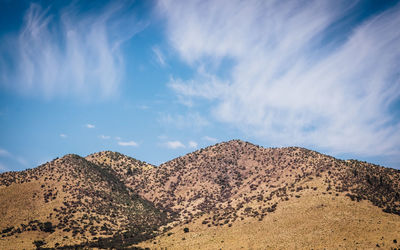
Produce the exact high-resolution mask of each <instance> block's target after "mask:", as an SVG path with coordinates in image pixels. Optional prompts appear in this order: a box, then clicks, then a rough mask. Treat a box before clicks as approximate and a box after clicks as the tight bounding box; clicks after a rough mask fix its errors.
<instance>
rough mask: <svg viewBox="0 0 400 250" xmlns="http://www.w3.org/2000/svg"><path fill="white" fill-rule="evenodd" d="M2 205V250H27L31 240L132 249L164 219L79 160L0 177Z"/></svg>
mask: <svg viewBox="0 0 400 250" xmlns="http://www.w3.org/2000/svg"><path fill="white" fill-rule="evenodd" d="M0 200H1V203H0V214H1V220H0V233H1V236H0V237H2V238H1V240H0V248H1V249H5V248H8V247H11V246H12V247H11V248H14V249H15V248H28V249H29V248H32V247H33V242H34V241H35V240H39V241H42V242H43V243H46V244H44V246H46V247H56V246H65V245H79V244H81V243H82V242H85V243H86V242H92V244H93V245H94V246H95V245H96V242H99V244H100V245H107V244H114V243H117V242H118V244H123V243H130V244H132V243H134V242H135V241H136V242H137V241H140V240H143V239H146V238H147V237H150V236H151V234H152V232H153V230H154V229H156V228H157V227H158V226H159V225H161V224H163V223H164V221H165V219H166V216H165V214H163V213H162V212H161V211H159V210H158V209H156V208H154V206H153V205H152V204H151V203H149V202H148V201H146V200H144V199H142V198H141V197H139V196H137V195H136V194H135V193H134V192H132V190H130V189H129V188H127V187H126V186H125V185H124V183H123V182H121V181H120V179H119V178H118V177H117V175H116V174H115V173H114V172H113V171H112V170H111V169H105V168H101V167H99V166H98V165H95V164H93V163H91V162H89V161H87V160H85V159H84V158H82V157H80V156H77V155H66V156H64V157H63V158H61V159H56V160H54V161H52V162H49V163H46V164H44V165H42V166H39V167H37V168H35V169H32V170H26V171H22V172H8V173H4V174H1V175H0ZM123 238H127V239H129V240H124V239H123ZM129 241H130V242H129ZM113 242H114V243H113ZM37 244H40V243H37Z"/></svg>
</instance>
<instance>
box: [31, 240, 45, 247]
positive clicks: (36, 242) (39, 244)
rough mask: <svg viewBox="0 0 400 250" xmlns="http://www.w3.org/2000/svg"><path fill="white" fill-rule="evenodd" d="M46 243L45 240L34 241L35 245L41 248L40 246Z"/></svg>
mask: <svg viewBox="0 0 400 250" xmlns="http://www.w3.org/2000/svg"><path fill="white" fill-rule="evenodd" d="M44 244H46V243H45V242H44V241H43V240H35V241H34V242H33V245H35V246H36V248H37V249H40V247H41V246H43V245H44Z"/></svg>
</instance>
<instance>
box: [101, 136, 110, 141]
mask: <svg viewBox="0 0 400 250" xmlns="http://www.w3.org/2000/svg"><path fill="white" fill-rule="evenodd" d="M99 138H100V139H102V140H108V139H110V138H111V136H108V135H99Z"/></svg>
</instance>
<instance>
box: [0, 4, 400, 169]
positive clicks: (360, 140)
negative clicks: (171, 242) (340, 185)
mask: <svg viewBox="0 0 400 250" xmlns="http://www.w3.org/2000/svg"><path fill="white" fill-rule="evenodd" d="M399 27H400V2H399V1H390V0H387V1H380V0H363V1H348V0H336V1H320V0H308V1H302V0H296V1H294V0H293V1H290V0H289V1H280V0H276V1H273V0H271V1H269V0H267V1H265V0H260V1H255V0H250V1H236V0H229V1H228V0H225V1H223V0H216V1H195V0H193V1H169V0H165V1H164V0H160V1H128V0H127V1H24V0H0V172H4V171H18V170H23V169H27V168H33V167H36V166H38V165H40V164H43V163H45V162H47V161H50V160H52V159H54V158H56V157H62V156H63V155H65V154H69V153H74V154H79V155H81V156H86V155H88V154H91V153H94V152H98V151H103V150H111V151H118V152H121V153H123V154H126V155H129V156H131V157H134V158H136V159H139V160H143V161H147V162H149V163H151V164H155V165H159V164H161V163H163V162H165V161H168V160H171V159H173V158H175V157H178V156H181V155H184V154H186V153H189V152H192V151H194V150H197V149H199V148H202V147H206V146H209V145H213V144H215V143H218V142H222V141H228V140H231V139H242V140H245V141H249V142H252V143H254V144H258V145H261V146H263V147H286V146H300V147H306V148H309V149H312V150H316V151H318V152H321V153H324V154H329V155H332V156H335V157H337V158H340V159H358V160H362V161H368V162H372V163H375V164H379V165H383V166H387V167H392V168H397V169H400V29H399Z"/></svg>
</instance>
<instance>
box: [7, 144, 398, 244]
mask: <svg viewBox="0 0 400 250" xmlns="http://www.w3.org/2000/svg"><path fill="white" fill-rule="evenodd" d="M0 183H1V184H0V200H1V201H2V202H1V204H2V205H0V214H1V215H2V218H3V214H4V215H5V216H4V218H5V219H4V220H3V219H2V220H1V222H0V233H1V232H2V231H1V230H3V234H2V235H1V236H2V238H0V247H1V246H5V247H1V248H6V249H7V248H9V246H11V245H15V246H24V247H26V248H29V247H33V245H32V242H33V241H34V240H35V239H39V238H40V239H44V241H45V242H46V243H47V245H45V246H46V247H53V246H55V244H56V243H58V244H59V245H58V246H74V245H75V246H76V245H81V246H83V245H86V246H121V245H122V244H124V246H128V245H130V246H132V247H143V248H169V249H171V248H172V249H176V248H177V249H180V248H182V249H183V248H184V249H188V248H189V249H192V248H202V249H203V248H210V249H215V248H229V249H230V248H234V249H236V248H245V249H246V248H295V247H298V248H310V247H314V248H373V247H377V246H380V247H385V248H399V247H400V244H399V243H398V241H400V237H399V235H400V171H399V170H395V169H390V168H384V167H381V166H377V165H373V164H369V163H366V162H360V161H356V160H346V161H344V160H339V159H336V158H333V157H331V156H327V155H323V154H320V153H318V152H315V151H311V150H308V149H304V148H299V147H287V148H263V147H260V146H257V145H254V144H251V143H248V142H244V141H240V140H232V141H228V142H223V143H219V144H216V145H213V146H209V147H207V148H204V149H200V150H198V151H195V152H193V153H190V154H187V155H185V156H182V157H179V158H176V159H173V160H171V161H168V162H166V163H164V164H161V165H160V166H158V167H156V166H153V165H151V164H148V163H146V162H142V161H139V160H136V159H133V158H131V157H128V156H125V155H122V154H120V153H116V152H111V151H104V152H99V153H94V154H91V155H89V156H87V157H85V158H81V157H79V156H76V155H67V156H65V157H63V158H61V159H57V160H55V161H53V162H50V163H47V164H45V165H43V166H40V167H38V168H36V169H33V170H27V171H22V172H13V173H4V174H2V175H0ZM42 185H44V186H42ZM22 190H23V192H21V191H22ZM100 190H101V191H100ZM57 192H58V193H57ZM55 193H56V195H54V194H55ZM54 196H55V198H54V199H53V197H54ZM46 197H47V198H46ZM64 197H66V198H64ZM16 198H17V199H16ZM46 200H47V202H46ZM64 200H66V202H68V203H67V204H63V203H62V202H65V201H64ZM85 200H87V202H86V201H85ZM78 201H80V202H82V201H84V202H82V204H79V205H76V203H78ZM3 204H5V205H3ZM29 206H30V207H32V209H30V210H29V212H27V210H26V207H29ZM54 209H56V210H54ZM34 211H35V212H34ZM59 211H62V212H64V211H68V213H67V212H65V214H64V213H60V212H59ZM74 211H75V213H74ZM84 214H86V217H85V218H92V217H94V218H97V219H98V220H95V219H91V220H90V219H89V220H88V219H84V218H83V216H84ZM32 219H34V220H37V221H39V222H38V223H37V228H40V226H41V227H42V228H45V226H44V223H45V222H47V221H50V222H51V223H52V227H51V228H54V232H46V229H40V230H39V229H37V230H36V231H35V232H34V233H33V232H32V230H31V231H27V230H25V231H23V232H21V233H19V230H20V231H22V228H23V226H22V224H24V225H30V224H29V221H28V220H32ZM64 221H67V222H68V223H64ZM71 221H75V222H76V223H74V222H71ZM90 222H92V223H93V225H92V224H89V223H90ZM113 222H114V223H113ZM40 223H41V224H40ZM85 223H86V224H85ZM103 223H106V225H107V229H108V230H102V229H105V228H102V225H103ZM60 224H61V225H60ZM35 225H36V224H35ZM62 226H64V227H62ZM96 226H97V227H96ZM11 227H12V229H10V228H11ZM74 227H79V229H77V228H74ZM65 228H69V229H70V231H69V232H65V231H64V229H65ZM138 228H139V229H138ZM18 229H19V230H18ZM74 229H75V234H73V232H74V231H71V230H74ZM4 230H5V231H4ZM91 232H93V235H91ZM11 234H12V235H11ZM1 236H0V237H1ZM16 237H18V238H16ZM65 237H68V238H65ZM100 237H101V238H100ZM99 239H100V240H99ZM106 239H108V240H106ZM22 240H23V241H24V243H21V242H22ZM139 242H140V243H139Z"/></svg>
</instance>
